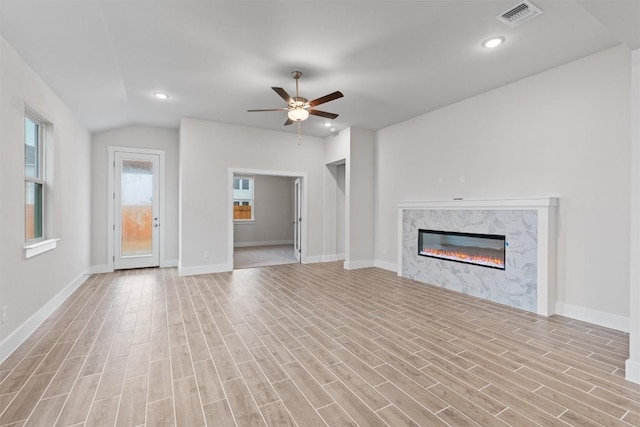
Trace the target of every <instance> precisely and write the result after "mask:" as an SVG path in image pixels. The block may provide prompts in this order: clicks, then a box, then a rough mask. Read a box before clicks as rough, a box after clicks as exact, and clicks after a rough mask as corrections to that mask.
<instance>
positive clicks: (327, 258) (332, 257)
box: [322, 254, 344, 262]
mask: <svg viewBox="0 0 640 427" xmlns="http://www.w3.org/2000/svg"><path fill="white" fill-rule="evenodd" d="M335 261H344V254H331V255H324V256H323V257H322V262H335Z"/></svg>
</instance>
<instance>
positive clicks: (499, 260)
mask: <svg viewBox="0 0 640 427" xmlns="http://www.w3.org/2000/svg"><path fill="white" fill-rule="evenodd" d="M505 247H506V242H505V236H500V235H497V234H476V233H458V232H454V231H439V230H422V229H420V230H418V255H421V256H426V257H429V258H439V259H445V260H449V261H455V262H462V263H465V264H475V265H481V266H483V267H489V268H497V269H499V270H504V269H505Z"/></svg>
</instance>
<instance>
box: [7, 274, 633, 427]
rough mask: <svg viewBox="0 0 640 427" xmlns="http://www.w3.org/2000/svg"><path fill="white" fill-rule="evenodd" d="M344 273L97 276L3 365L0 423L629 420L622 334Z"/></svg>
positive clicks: (390, 278)
mask: <svg viewBox="0 0 640 427" xmlns="http://www.w3.org/2000/svg"><path fill="white" fill-rule="evenodd" d="M340 264H341V263H329V264H313V265H299V264H293V265H283V266H277V267H265V268H255V269H249V270H238V271H235V272H233V273H225V274H211V275H203V276H192V277H179V276H178V275H177V271H176V270H175V269H155V270H153V269H148V270H131V271H124V272H119V273H114V274H98V275H94V276H91V278H90V279H89V280H88V281H87V282H86V283H85V284H84V285H83V286H82V287H81V288H80V289H78V290H77V291H76V292H75V293H74V294H73V295H72V296H71V297H70V298H69V299H68V300H67V301H66V302H65V303H64V304H63V305H62V306H61V307H60V308H59V309H58V310H57V311H56V312H55V313H54V314H53V315H52V316H51V317H50V318H49V319H48V320H47V321H46V322H45V323H44V324H43V325H42V326H41V327H40V328H39V329H38V330H37V331H36V332H35V333H34V334H33V335H32V336H31V337H30V338H29V339H28V340H27V341H26V342H25V343H24V344H23V345H22V346H21V347H20V348H19V349H18V350H17V351H16V352H14V353H13V354H12V355H11V356H10V357H9V358H8V359H7V360H6V361H5V362H4V363H2V365H0V381H1V383H0V414H1V415H0V424H2V425H12V426H23V425H24V426H53V425H59V426H83V425H84V426H113V425H117V426H140V425H147V426H171V425H178V426H200V425H209V426H236V425H237V426H264V425H268V426H295V425H297V426H300V427H310V426H324V425H329V426H356V425H357V426H384V425H389V426H403V425H413V426H415V425H422V426H437V425H451V426H456V427H457V426H471V425H473V426H478V425H480V426H505V425H512V426H529V425H543V426H555V425H577V426H591V425H603V426H629V425H634V426H639V425H640V386H638V385H634V384H632V383H629V382H626V381H625V380H624V379H623V376H624V372H623V367H624V361H625V359H626V357H627V351H628V336H627V335H626V334H624V333H620V332H617V331H613V330H608V329H605V328H601V327H597V326H594V325H590V324H586V323H583V322H578V321H573V320H571V319H567V318H563V317H558V316H553V317H550V318H543V317H540V316H537V315H534V314H531V313H527V312H523V311H520V310H516V309H511V308H507V307H505V306H501V305H498V304H493V303H490V302H487V301H484V300H479V299H475V298H471V297H467V296H463V295H460V294H456V293H453V292H449V291H446V290H443V289H440V288H435V287H431V286H427V285H424V284H419V283H416V282H413V281H411V280H407V279H402V278H398V277H397V276H396V275H394V274H393V273H390V272H387V271H384V270H379V269H373V268H372V269H364V270H356V271H346V270H343V269H342V268H341V265H340Z"/></svg>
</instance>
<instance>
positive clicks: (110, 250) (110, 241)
mask: <svg viewBox="0 0 640 427" xmlns="http://www.w3.org/2000/svg"><path fill="white" fill-rule="evenodd" d="M107 151H108V153H109V156H108V157H109V160H108V163H107V169H108V172H109V173H108V178H107V200H108V202H107V263H108V264H109V265H110V266H111V270H112V271H113V270H114V267H115V265H114V258H113V257H114V253H115V249H114V241H115V235H114V233H115V232H114V229H113V225H114V218H115V215H114V200H113V193H114V188H113V183H114V179H115V175H114V174H115V170H114V167H113V164H114V161H115V153H116V152H121V153H133V154H154V155H157V156H158V157H159V158H160V165H159V167H160V171H159V175H160V202H159V209H160V214H159V215H160V233H159V234H160V237H159V239H158V240H159V241H158V248H159V249H158V250H159V251H160V254H159V255H160V258H159V259H160V261H159V265H160V267H162V266H164V265H165V264H166V260H165V259H164V241H165V231H164V229H165V227H164V218H165V206H164V204H165V203H164V201H165V188H166V182H165V180H166V177H165V155H166V151H165V150H152V149H149V148H132V147H119V146H115V145H110V146H108V147H107Z"/></svg>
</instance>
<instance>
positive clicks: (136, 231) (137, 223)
mask: <svg viewBox="0 0 640 427" xmlns="http://www.w3.org/2000/svg"><path fill="white" fill-rule="evenodd" d="M121 185H122V188H121V191H120V194H121V201H120V205H121V209H122V210H121V212H120V213H121V217H122V228H121V229H122V239H121V242H122V248H121V254H122V256H123V257H131V256H144V255H152V254H153V245H152V235H153V233H152V231H153V218H152V216H153V162H151V161H145V160H123V161H122V176H121Z"/></svg>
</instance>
